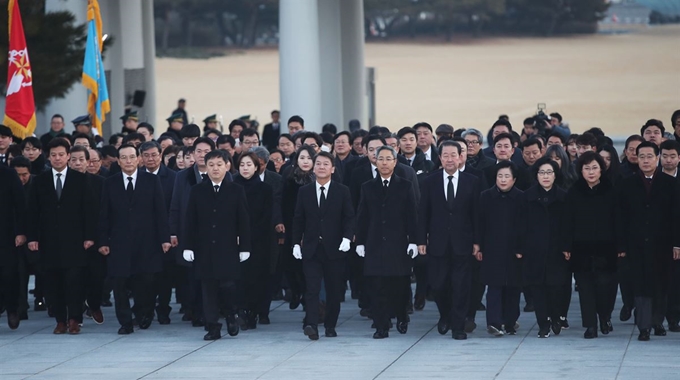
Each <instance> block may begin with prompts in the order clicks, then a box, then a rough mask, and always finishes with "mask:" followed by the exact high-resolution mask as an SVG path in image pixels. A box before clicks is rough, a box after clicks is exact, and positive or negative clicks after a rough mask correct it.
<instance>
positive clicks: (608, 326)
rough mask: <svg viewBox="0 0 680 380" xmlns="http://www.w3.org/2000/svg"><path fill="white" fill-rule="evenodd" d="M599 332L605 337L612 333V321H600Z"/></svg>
mask: <svg viewBox="0 0 680 380" xmlns="http://www.w3.org/2000/svg"><path fill="white" fill-rule="evenodd" d="M600 331H601V332H602V335H607V334H609V333H610V332H612V331H614V326H612V321H600Z"/></svg>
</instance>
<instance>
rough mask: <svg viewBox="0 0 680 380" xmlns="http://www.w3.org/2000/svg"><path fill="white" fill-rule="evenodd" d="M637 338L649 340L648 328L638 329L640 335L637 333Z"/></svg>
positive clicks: (642, 340) (644, 340) (643, 340)
mask: <svg viewBox="0 0 680 380" xmlns="http://www.w3.org/2000/svg"><path fill="white" fill-rule="evenodd" d="M638 340H639V341H641V342H647V341H649V330H648V329H644V330H640V335H638Z"/></svg>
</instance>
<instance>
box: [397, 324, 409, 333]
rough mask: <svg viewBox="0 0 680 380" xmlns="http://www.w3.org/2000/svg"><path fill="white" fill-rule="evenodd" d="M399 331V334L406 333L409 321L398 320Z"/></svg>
mask: <svg viewBox="0 0 680 380" xmlns="http://www.w3.org/2000/svg"><path fill="white" fill-rule="evenodd" d="M397 331H399V334H406V332H407V331H408V322H397Z"/></svg>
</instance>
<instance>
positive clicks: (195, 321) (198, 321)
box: [139, 318, 205, 327]
mask: <svg viewBox="0 0 680 380" xmlns="http://www.w3.org/2000/svg"><path fill="white" fill-rule="evenodd" d="M191 326H193V327H205V320H204V319H203V318H195V319H193V320H191ZM139 327H142V326H139Z"/></svg>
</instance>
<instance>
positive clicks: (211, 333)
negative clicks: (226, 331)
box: [203, 323, 222, 340]
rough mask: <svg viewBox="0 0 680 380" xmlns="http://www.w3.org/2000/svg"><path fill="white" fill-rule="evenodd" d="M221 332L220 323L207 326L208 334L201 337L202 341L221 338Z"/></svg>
mask: <svg viewBox="0 0 680 380" xmlns="http://www.w3.org/2000/svg"><path fill="white" fill-rule="evenodd" d="M221 330H222V324H221V323H215V324H212V323H211V324H209V325H208V333H207V334H205V335H204V336H203V340H217V339H220V338H222V334H221V332H220V331H221Z"/></svg>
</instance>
